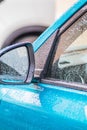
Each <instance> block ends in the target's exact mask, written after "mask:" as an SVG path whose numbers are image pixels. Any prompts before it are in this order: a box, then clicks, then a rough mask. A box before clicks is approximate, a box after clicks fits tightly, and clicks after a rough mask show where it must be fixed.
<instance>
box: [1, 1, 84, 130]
mask: <svg viewBox="0 0 87 130" xmlns="http://www.w3.org/2000/svg"><path fill="white" fill-rule="evenodd" d="M79 4H80V3H79ZM85 5H86V2H85ZM74 7H76V6H74ZM82 7H83V5H82V6H81V7H80V8H81V10H80V12H77V10H75V8H73V11H75V12H77V13H75V12H74V14H75V15H73V17H72V18H70V17H68V18H66V19H67V21H68V19H70V20H69V21H68V22H67V23H65V22H66V20H65V21H64V22H63V23H65V24H64V26H62V27H61V26H60V29H59V28H58V27H56V28H58V31H57V34H56V36H55V39H54V42H53V46H52V49H51V51H50V53H49V56H48V60H47V62H46V67H45V68H44V70H43V72H42V74H41V76H40V77H39V79H36V78H35V77H34V78H33V80H32V82H31V83H28V84H20V85H18V84H17V85H16V84H15V85H14V84H12V83H11V84H0V129H2V130H3V129H6V130H15V129H19V130H21V129H23V130H53V129H54V130H86V129H87V100H86V99H87V92H86V90H87V89H86V60H83V59H84V57H86V42H85V40H84V41H83V40H82V41H83V43H84V46H83V44H79V45H78V41H79V39H83V37H84V39H85V38H86V33H85V31H86V30H87V6H84V7H83V8H82ZM71 12H72V8H71ZM66 17H67V16H66ZM60 20H61V19H60ZM60 20H59V21H60ZM58 26H59V25H58ZM77 27H79V28H78V29H77ZM54 30H56V29H55V28H54V29H52V27H51V30H50V29H49V28H48V31H46V32H45V33H43V34H42V35H41V36H40V37H39V40H38V39H37V40H36V41H35V42H34V43H33V48H34V51H36V50H37V49H38V48H39V47H40V46H41V43H43V41H46V39H49V36H50V34H52V32H54ZM72 30H73V33H72ZM49 31H50V34H48V32H49ZM67 32H68V33H69V34H70V35H69V34H67ZM44 34H47V35H44ZM72 34H73V35H75V37H74V36H72ZM68 35H69V37H67V36H68ZM43 36H44V38H43ZM81 37H82V38H81ZM67 38H68V39H67ZM73 38H74V39H73ZM40 39H41V41H40ZM37 42H38V44H37V46H36V43H37ZM64 44H65V45H66V46H64ZM35 46H36V48H35ZM59 50H61V51H59ZM78 51H81V54H82V57H81V58H80V53H79V52H78ZM74 52H75V53H74ZM77 52H78V53H77ZM74 54H75V56H74ZM71 56H72V57H71ZM73 56H74V57H73ZM83 56H84V57H83ZM78 57H79V58H78ZM71 58H72V60H71ZM75 58H76V59H75ZM77 58H78V61H80V62H77ZM20 61H22V60H20ZM73 61H76V62H75V63H73ZM80 65H81V68H80ZM75 67H76V68H75ZM21 68H22V67H21ZM21 68H20V70H22V69H21ZM71 70H73V71H74V70H75V71H74V73H71V72H72V71H71ZM18 71H19V69H18ZM67 72H68V73H67ZM69 72H70V73H69ZM25 74H26V73H25ZM79 75H80V76H79ZM75 76H76V78H75ZM72 78H73V79H72Z"/></svg>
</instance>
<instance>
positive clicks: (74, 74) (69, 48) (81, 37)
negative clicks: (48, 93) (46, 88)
mask: <svg viewBox="0 0 87 130" xmlns="http://www.w3.org/2000/svg"><path fill="white" fill-rule="evenodd" d="M54 52H55V53H53V56H52V59H51V61H50V64H49V67H48V71H47V75H46V77H47V78H53V79H56V80H62V81H65V82H77V83H78V82H79V83H82V84H87V12H86V13H85V14H84V15H83V16H81V17H80V18H79V19H78V20H77V21H76V22H75V23H73V25H72V26H70V27H69V28H68V29H67V30H66V31H65V32H64V33H63V34H62V35H61V37H60V40H59V41H57V46H56V47H55V50H54Z"/></svg>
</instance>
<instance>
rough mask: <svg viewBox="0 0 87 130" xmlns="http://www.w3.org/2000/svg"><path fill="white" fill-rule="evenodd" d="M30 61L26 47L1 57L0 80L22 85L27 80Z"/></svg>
mask: <svg viewBox="0 0 87 130" xmlns="http://www.w3.org/2000/svg"><path fill="white" fill-rule="evenodd" d="M28 66H29V59H28V53H27V48H26V47H19V48H16V49H14V50H11V51H9V52H7V53H5V54H4V55H2V56H1V57H0V80H1V81H3V82H14V83H16V82H17V83H21V82H24V81H25V80H26V77H27V73H28Z"/></svg>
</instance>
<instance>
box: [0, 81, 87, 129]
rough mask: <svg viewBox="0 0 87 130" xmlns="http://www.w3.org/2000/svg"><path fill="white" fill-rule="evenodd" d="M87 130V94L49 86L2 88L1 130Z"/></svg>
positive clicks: (0, 100) (0, 97) (0, 99)
mask: <svg viewBox="0 0 87 130" xmlns="http://www.w3.org/2000/svg"><path fill="white" fill-rule="evenodd" d="M3 129H6V130H15V129H16V130H17V129H18V130H53V129H54V130H87V93H86V92H82V91H78V90H72V89H69V88H63V87H60V86H55V88H54V86H52V85H48V84H41V83H39V84H37V85H35V84H30V85H29V86H28V85H22V86H21V87H20V85H17V86H16V85H14V86H12V85H10V86H8V87H7V85H6V86H5V85H0V130H3Z"/></svg>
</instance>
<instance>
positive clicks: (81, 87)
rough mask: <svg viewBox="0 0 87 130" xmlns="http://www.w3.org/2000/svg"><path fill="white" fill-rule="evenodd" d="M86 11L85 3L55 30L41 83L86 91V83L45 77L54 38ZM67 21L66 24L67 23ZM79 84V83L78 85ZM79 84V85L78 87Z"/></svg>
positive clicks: (52, 51) (58, 37)
mask: <svg viewBox="0 0 87 130" xmlns="http://www.w3.org/2000/svg"><path fill="white" fill-rule="evenodd" d="M86 12H87V5H85V6H84V7H82V8H81V9H80V10H79V11H78V12H77V13H75V14H74V15H73V16H72V17H71V18H70V19H69V20H68V21H67V22H66V23H65V24H64V25H63V26H62V27H61V28H60V29H59V30H58V31H57V32H56V36H55V38H54V41H53V44H52V47H51V49H50V52H49V54H48V57H47V61H46V64H45V66H44V69H43V71H42V73H41V75H40V81H41V83H48V84H52V85H57V86H62V87H67V88H73V89H77V90H85V91H87V85H86V84H85V85H82V84H80V83H74V82H73V83H68V82H66V81H62V80H58V79H55V78H47V77H46V74H47V70H48V67H49V64H50V61H51V59H52V56H53V53H54V51H55V47H56V40H59V39H60V36H61V35H62V34H63V33H64V32H65V31H66V30H67V29H68V28H69V27H70V26H71V25H72V24H73V23H74V22H75V21H77V20H78V19H79V18H80V17H81V16H82V15H84V14H85V13H86ZM67 23H68V24H67ZM57 46H58V43H57ZM78 84H79V85H78ZM78 86H79V87H78Z"/></svg>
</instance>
